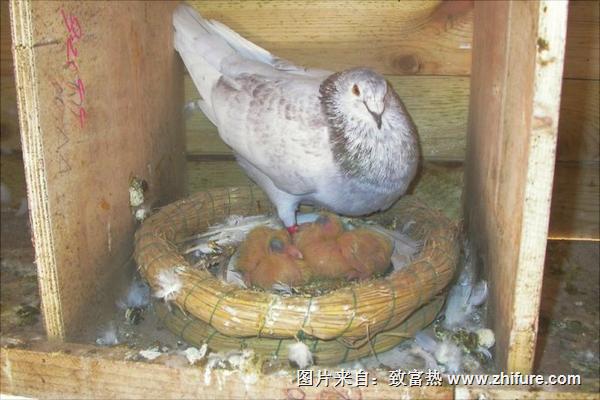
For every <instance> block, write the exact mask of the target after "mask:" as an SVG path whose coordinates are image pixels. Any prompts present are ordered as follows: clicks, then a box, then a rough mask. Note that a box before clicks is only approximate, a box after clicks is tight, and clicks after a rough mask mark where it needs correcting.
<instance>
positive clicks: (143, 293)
mask: <svg viewBox="0 0 600 400" xmlns="http://www.w3.org/2000/svg"><path fill="white" fill-rule="evenodd" d="M148 304H150V287H148V285H146V283H144V282H142V281H140V280H138V279H134V280H133V281H132V282H131V285H129V288H127V294H126V295H125V298H123V299H122V300H119V302H118V303H117V305H118V306H119V308H121V309H127V308H145V307H146V306H147V305H148Z"/></svg>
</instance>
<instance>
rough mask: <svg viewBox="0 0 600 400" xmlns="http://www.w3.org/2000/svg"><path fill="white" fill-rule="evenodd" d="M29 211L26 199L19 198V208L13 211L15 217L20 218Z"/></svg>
mask: <svg viewBox="0 0 600 400" xmlns="http://www.w3.org/2000/svg"><path fill="white" fill-rule="evenodd" d="M28 211H29V203H27V197H21V202H20V203H19V208H18V209H17V211H15V215H16V216H17V217H21V216H23V215H25V214H27V212H28Z"/></svg>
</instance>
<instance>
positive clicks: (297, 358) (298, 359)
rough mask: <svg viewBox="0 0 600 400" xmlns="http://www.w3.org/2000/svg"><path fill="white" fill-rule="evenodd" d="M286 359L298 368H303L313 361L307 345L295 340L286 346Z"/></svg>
mask: <svg viewBox="0 0 600 400" xmlns="http://www.w3.org/2000/svg"><path fill="white" fill-rule="evenodd" d="M288 360H290V362H291V363H293V364H296V365H297V366H298V368H300V369H304V368H306V367H308V366H309V365H311V364H312V363H313V356H312V353H311V352H310V349H309V348H308V346H307V345H305V344H304V343H302V342H296V343H292V344H290V345H289V346H288Z"/></svg>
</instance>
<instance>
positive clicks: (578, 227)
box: [548, 163, 600, 240]
mask: <svg viewBox="0 0 600 400" xmlns="http://www.w3.org/2000/svg"><path fill="white" fill-rule="evenodd" d="M599 174H600V164H598V163H590V164H579V163H559V164H557V166H556V174H555V178H554V190H553V192H552V214H551V215H550V234H549V235H548V236H549V238H550V239H563V240H564V239H582V240H600V232H599V231H600V222H599V219H600V177H599Z"/></svg>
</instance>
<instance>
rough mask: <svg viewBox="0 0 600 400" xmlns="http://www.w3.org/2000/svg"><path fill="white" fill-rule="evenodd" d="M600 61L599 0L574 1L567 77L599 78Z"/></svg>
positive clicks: (570, 23)
mask: <svg viewBox="0 0 600 400" xmlns="http://www.w3.org/2000/svg"><path fill="white" fill-rule="evenodd" d="M599 64H600V5H599V4H598V1H570V2H569V17H568V26H567V47H566V50H565V71H564V76H565V77H566V78H578V79H598V77H599V76H600V67H599Z"/></svg>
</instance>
